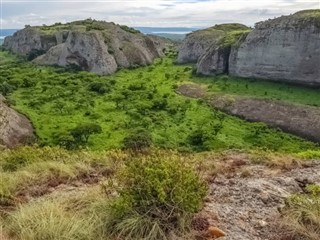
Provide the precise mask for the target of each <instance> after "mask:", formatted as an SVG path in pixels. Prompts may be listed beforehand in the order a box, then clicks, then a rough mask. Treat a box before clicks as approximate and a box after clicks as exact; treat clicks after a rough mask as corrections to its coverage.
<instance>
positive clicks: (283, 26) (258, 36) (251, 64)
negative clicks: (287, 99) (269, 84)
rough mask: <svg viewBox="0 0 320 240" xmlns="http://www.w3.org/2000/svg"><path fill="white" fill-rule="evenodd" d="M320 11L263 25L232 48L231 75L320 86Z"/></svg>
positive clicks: (302, 12) (295, 15)
mask: <svg viewBox="0 0 320 240" xmlns="http://www.w3.org/2000/svg"><path fill="white" fill-rule="evenodd" d="M319 62H320V10H306V11H301V12H297V13H295V14H293V15H289V16H282V17H279V18H276V19H272V20H267V21H264V22H259V23H257V24H256V26H255V29H254V30H253V31H252V32H250V33H249V34H248V36H247V37H246V38H243V39H241V40H240V42H239V43H237V45H236V46H235V47H234V48H233V49H232V53H231V55H230V60H229V66H230V67H229V70H230V71H229V72H230V74H231V75H236V76H241V77H255V78H261V79H270V80H279V81H288V82H293V83H302V84H310V85H312V84H315V85H319V84H320V69H319Z"/></svg>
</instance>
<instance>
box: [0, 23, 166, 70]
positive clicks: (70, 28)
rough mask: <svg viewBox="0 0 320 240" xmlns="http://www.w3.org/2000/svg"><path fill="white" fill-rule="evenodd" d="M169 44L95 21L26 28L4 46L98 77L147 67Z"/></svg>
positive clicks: (40, 60)
mask: <svg viewBox="0 0 320 240" xmlns="http://www.w3.org/2000/svg"><path fill="white" fill-rule="evenodd" d="M169 43H170V42H169V41H167V40H165V39H163V38H159V37H155V36H146V35H144V34H141V33H140V32H138V31H136V30H134V29H131V28H128V27H126V26H119V25H116V24H114V23H107V22H102V21H95V20H90V19H89V20H84V21H77V22H73V23H69V24H65V25H62V24H57V25H53V26H48V27H27V28H25V29H23V30H20V31H18V32H17V33H15V34H14V35H13V36H12V37H7V38H6V39H5V42H4V47H5V48H6V49H8V50H11V51H13V52H15V53H17V54H19V55H23V56H27V57H28V58H29V59H30V60H32V59H34V58H35V60H34V62H36V63H38V64H43V65H59V66H63V67H66V66H70V65H72V66H77V67H79V68H81V69H82V70H86V71H91V72H94V73H98V74H112V73H114V72H115V71H116V70H117V69H119V68H129V67H137V66H144V65H147V64H150V63H152V61H153V60H154V59H155V58H157V57H161V56H163V55H164V50H165V49H166V48H167V45H168V44H169Z"/></svg>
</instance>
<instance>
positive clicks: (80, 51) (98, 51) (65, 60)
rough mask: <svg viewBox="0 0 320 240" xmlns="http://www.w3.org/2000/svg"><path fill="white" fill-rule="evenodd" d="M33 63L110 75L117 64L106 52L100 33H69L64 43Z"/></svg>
mask: <svg viewBox="0 0 320 240" xmlns="http://www.w3.org/2000/svg"><path fill="white" fill-rule="evenodd" d="M34 62H36V63H38V64H48V65H59V66H70V65H76V66H80V67H81V68H82V69H83V70H86V71H90V72H94V73H98V74H110V73H113V72H115V71H116V70H117V63H116V61H115V59H114V57H113V56H112V55H111V54H110V53H109V52H108V47H107V45H106V44H104V42H103V37H102V35H101V33H100V32H88V33H86V32H85V33H82V32H70V33H69V35H68V38H67V39H66V41H65V42H64V43H61V44H58V45H56V46H54V47H52V48H51V49H49V51H48V52H47V53H46V54H44V55H42V56H39V57H37V58H36V59H35V60H34Z"/></svg>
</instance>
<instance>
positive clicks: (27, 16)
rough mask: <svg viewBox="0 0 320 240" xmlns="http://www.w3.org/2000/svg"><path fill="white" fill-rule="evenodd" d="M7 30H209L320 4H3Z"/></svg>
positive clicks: (6, 0)
mask: <svg viewBox="0 0 320 240" xmlns="http://www.w3.org/2000/svg"><path fill="white" fill-rule="evenodd" d="M2 1H3V4H2V13H3V15H2V17H1V18H3V19H4V20H3V22H2V26H3V28H21V27H23V26H24V25H26V24H29V25H42V24H52V23H54V22H66V21H72V20H76V19H85V18H89V17H92V18H95V19H99V20H100V19H101V20H106V21H113V22H116V23H119V24H126V25H130V26H158V27H169V26H185V27H207V26H211V25H214V24H216V23H223V22H240V23H244V24H247V25H253V24H254V23H255V22H257V21H261V20H264V19H268V18H273V17H276V16H280V15H285V14H290V13H294V12H296V11H299V10H302V9H310V8H319V9H320V0H268V1H258V0H211V1H210V0H207V1H196V0H189V1H180V0H148V1H145V0H137V1H135V0H126V1H119V0H118V1H116V0H113V1H112V0H104V1H103V0H100V1H85V0H80V1H79V0H68V1H62V0H58V1H50V0H46V1H44V0H43V1H27V0H26V1H23V0H19V1H17V0H2Z"/></svg>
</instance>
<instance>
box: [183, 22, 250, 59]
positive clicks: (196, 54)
mask: <svg viewBox="0 0 320 240" xmlns="http://www.w3.org/2000/svg"><path fill="white" fill-rule="evenodd" d="M248 29H249V28H248V27H246V26H245V25H242V24H238V23H233V24H220V25H215V26H213V27H210V28H207V29H203V30H198V31H195V32H192V33H190V34H188V35H187V36H186V38H185V39H184V41H183V42H182V44H181V47H180V49H179V55H178V60H177V61H178V63H196V62H198V60H199V59H200V58H201V57H202V56H204V55H206V53H207V51H208V49H209V48H211V51H214V50H215V48H216V47H218V46H219V45H222V43H223V42H224V40H226V39H225V38H226V35H227V33H229V32H234V31H248Z"/></svg>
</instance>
